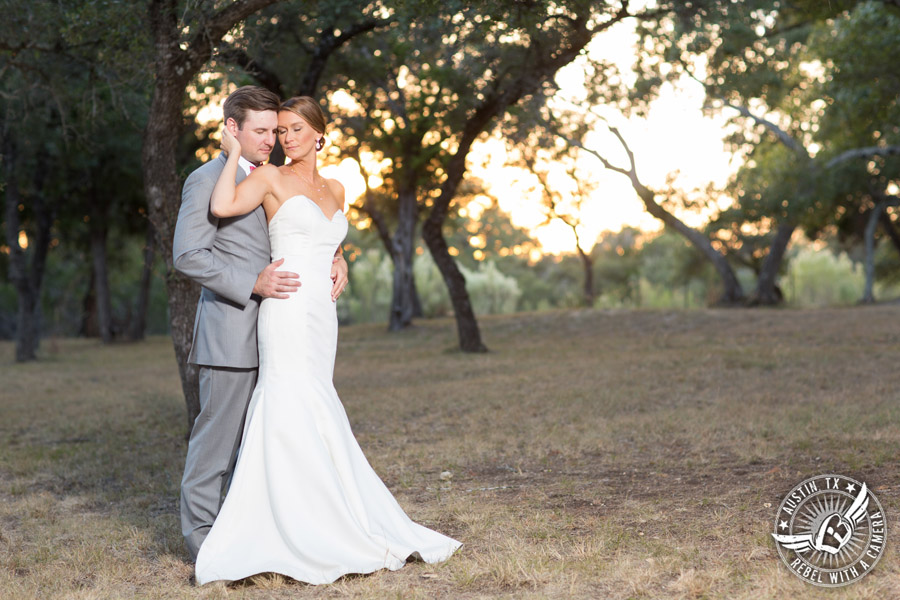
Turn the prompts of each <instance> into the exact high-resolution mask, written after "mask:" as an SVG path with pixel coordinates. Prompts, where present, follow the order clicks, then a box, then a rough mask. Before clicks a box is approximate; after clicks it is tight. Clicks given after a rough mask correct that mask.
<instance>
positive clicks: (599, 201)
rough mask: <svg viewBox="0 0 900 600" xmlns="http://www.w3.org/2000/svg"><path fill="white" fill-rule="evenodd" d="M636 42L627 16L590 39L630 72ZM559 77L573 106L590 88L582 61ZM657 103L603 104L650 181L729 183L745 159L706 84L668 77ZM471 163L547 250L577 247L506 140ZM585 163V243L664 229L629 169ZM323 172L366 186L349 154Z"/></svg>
mask: <svg viewBox="0 0 900 600" xmlns="http://www.w3.org/2000/svg"><path fill="white" fill-rule="evenodd" d="M635 43H636V38H635V36H634V33H633V30H632V27H631V26H630V25H629V24H627V23H624V24H621V25H619V26H617V27H616V28H614V29H613V30H611V31H610V32H609V33H607V34H604V35H603V36H602V37H600V38H597V39H596V40H595V41H594V42H593V43H592V44H591V45H590V46H589V52H590V53H591V55H592V56H606V57H609V58H612V59H613V60H614V61H615V62H616V64H617V65H618V67H619V69H620V70H621V71H622V72H623V73H625V74H628V73H630V66H631V64H632V63H633V60H634V52H635V50H634V46H635ZM626 81H627V78H626ZM557 82H558V83H559V84H560V86H561V88H562V91H561V92H560V100H561V102H563V103H565V104H567V105H569V106H571V102H572V99H574V100H575V102H577V98H578V97H579V95H580V91H581V90H582V89H583V84H584V70H583V66H582V65H581V64H580V63H579V62H576V63H573V64H571V65H569V66H568V67H566V68H565V69H564V70H562V71H561V72H560V73H559V75H558V77H557ZM651 106H652V107H651V110H650V113H649V116H648V118H646V119H643V118H638V117H632V118H630V119H625V118H624V117H623V116H622V115H621V114H619V113H617V112H615V111H604V116H606V117H607V118H608V119H609V120H610V122H611V123H612V124H613V125H615V126H616V127H618V128H619V130H620V131H621V132H622V134H623V136H624V137H625V139H626V141H627V142H628V144H629V145H630V147H631V149H632V151H633V152H634V154H635V159H636V161H637V167H638V175H639V176H640V177H641V180H642V181H643V183H645V184H646V185H648V186H649V187H651V188H662V187H663V186H664V184H665V182H666V177H667V176H668V175H669V174H670V173H673V172H676V171H677V172H678V177H677V179H676V186H677V187H679V188H680V189H684V190H690V189H693V188H703V187H705V186H706V185H708V184H709V183H710V182H712V183H713V184H714V185H715V186H717V187H721V186H723V185H724V183H725V181H726V180H727V178H728V176H729V175H730V174H731V173H732V172H733V171H734V170H735V169H736V168H737V166H739V163H738V162H736V161H733V160H732V156H731V155H730V154H729V153H727V152H726V151H725V149H724V146H723V142H722V138H723V137H724V135H725V118H726V116H725V115H721V114H719V115H712V116H708V115H707V116H705V115H704V114H703V111H702V110H701V109H702V106H703V89H702V87H701V86H700V84H699V83H697V82H695V81H692V80H685V81H683V82H681V83H680V84H679V85H678V87H677V88H676V87H673V86H671V85H668V84H667V85H666V86H665V87H664V88H663V90H662V93H661V95H660V98H658V99H657V100H656V101H655V102H654V103H653V104H652V105H651ZM601 110H602V109H601ZM588 142H589V145H590V146H591V147H592V148H594V149H596V150H597V151H599V152H600V153H602V154H604V155H605V156H607V158H609V159H610V160H612V161H613V162H614V164H619V165H623V166H624V165H625V164H626V163H625V155H624V153H623V152H622V150H621V147H620V146H619V143H618V141H617V140H616V139H615V138H614V137H613V136H612V135H611V134H610V133H609V132H608V131H606V130H605V129H600V130H597V131H595V132H594V134H593V135H592V136H591V137H589V138H588ZM469 163H470V168H469V173H470V174H471V175H472V176H475V177H478V178H480V179H481V180H483V181H484V182H485V183H486V184H487V185H488V192H489V193H490V194H491V195H493V196H495V197H497V199H498V200H499V203H500V207H501V208H502V209H503V210H505V211H507V212H508V213H510V215H511V217H512V220H513V222H514V223H515V224H516V225H518V226H520V227H524V228H526V229H528V230H530V231H531V232H532V234H533V235H534V236H535V237H536V238H537V239H538V241H539V242H540V243H541V245H542V247H543V248H544V251H545V252H549V253H559V252H571V251H573V250H574V249H575V238H574V235H573V234H572V232H571V230H570V229H569V228H568V227H567V226H565V225H563V224H562V223H560V222H553V223H550V224H549V225H543V223H544V222H545V220H546V219H545V216H544V213H543V211H542V209H541V201H540V197H539V195H537V194H536V193H534V192H533V191H530V190H531V189H533V187H534V182H535V180H534V179H533V176H530V175H529V174H528V173H526V172H524V171H522V170H521V169H518V168H514V167H509V166H505V165H506V163H507V156H506V148H505V144H504V143H503V141H502V140H500V139H499V138H492V139H491V140H489V141H488V142H486V143H481V144H478V145H476V146H475V147H473V150H472V152H471V154H470V161H469ZM579 166H580V167H581V168H582V169H583V171H584V172H585V173H586V174H587V176H589V177H591V178H592V179H594V180H596V181H597V183H598V184H599V185H598V186H597V192H596V193H595V194H594V195H593V197H592V199H591V200H590V201H589V202H588V203H587V205H586V206H585V207H584V211H583V213H582V222H583V223H584V225H583V227H582V230H581V231H580V235H581V237H582V239H583V240H584V241H583V243H585V242H586V243H587V244H592V243H593V241H594V240H595V239H596V238H597V236H598V235H599V234H600V233H601V232H602V231H604V230H612V231H616V230H619V229H621V228H622V226H624V225H632V226H636V227H640V228H642V229H645V230H656V229H659V228H660V224H659V222H658V221H657V220H656V219H654V218H652V217H650V216H649V215H648V214H647V213H646V211H645V210H644V207H643V205H642V204H641V202H640V200H639V199H638V198H637V196H636V195H635V193H634V190H633V189H632V188H631V184H630V182H629V181H628V180H627V179H626V178H625V177H624V176H622V175H620V174H618V173H613V172H610V171H606V170H605V169H604V168H603V165H602V164H601V163H600V161H598V160H597V159H596V158H594V157H592V156H590V155H588V154H586V153H582V158H581V163H580V165H579ZM322 171H323V173H330V176H334V177H339V178H340V179H341V181H343V182H344V184H345V186H347V190H348V199H349V198H352V197H355V196H356V195H358V194H361V193H362V191H363V182H362V180H361V178H360V177H359V175H358V172H357V169H356V166H355V163H354V162H353V161H352V160H349V159H347V160H346V161H344V163H343V164H341V165H340V167H337V166H334V167H330V168H329V167H326V168H324V169H323V170H322ZM683 218H685V219H686V220H687V221H688V222H689V223H692V224H696V223H697V222H698V221H700V220H702V217H699V216H696V215H683Z"/></svg>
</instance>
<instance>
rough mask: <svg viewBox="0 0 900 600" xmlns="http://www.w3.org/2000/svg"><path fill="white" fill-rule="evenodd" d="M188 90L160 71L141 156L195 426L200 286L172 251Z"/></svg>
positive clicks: (174, 342) (177, 351) (180, 366)
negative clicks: (193, 359)
mask: <svg viewBox="0 0 900 600" xmlns="http://www.w3.org/2000/svg"><path fill="white" fill-rule="evenodd" d="M183 94H184V85H183V82H180V81H178V80H172V79H166V78H165V77H157V80H156V87H155V89H154V92H153V99H152V100H151V103H150V111H149V115H148V121H147V129H146V131H145V133H144V147H143V156H142V159H143V160H142V162H143V167H144V193H145V195H146V197H147V206H148V215H149V218H150V222H151V223H152V225H153V228H154V230H155V231H156V247H157V248H159V252H160V254H161V255H162V257H163V259H164V260H165V264H166V291H167V292H168V297H169V327H170V330H171V332H172V345H173V346H174V347H175V361H176V362H177V364H178V371H179V374H180V375H181V390H182V392H183V393H184V401H185V404H186V406H187V425H188V431H190V429H191V427H193V424H194V419H195V418H196V417H197V415H198V414H200V381H199V371H198V370H197V368H196V367H195V366H194V365H189V364H188V362H187V357H188V353H189V352H190V349H191V342H192V337H193V333H194V317H195V316H196V311H197V298H198V297H199V294H200V288H199V286H197V285H196V284H195V283H194V282H192V281H191V280H190V279H188V278H187V277H185V276H184V275H182V274H180V273H178V272H177V271H176V270H175V268H174V266H173V257H172V238H173V236H174V234H175V223H176V221H177V219H178V208H179V205H180V201H181V180H180V179H179V177H178V173H177V171H176V170H175V155H176V147H177V144H178V136H179V132H180V131H181V102H182V96H183Z"/></svg>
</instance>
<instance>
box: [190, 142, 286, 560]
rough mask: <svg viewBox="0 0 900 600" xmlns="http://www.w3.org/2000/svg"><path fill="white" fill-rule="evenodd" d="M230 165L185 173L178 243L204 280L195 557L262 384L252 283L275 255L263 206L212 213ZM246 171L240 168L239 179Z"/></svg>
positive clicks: (198, 331) (194, 457)
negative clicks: (223, 214)
mask: <svg viewBox="0 0 900 600" xmlns="http://www.w3.org/2000/svg"><path fill="white" fill-rule="evenodd" d="M224 167H225V156H224V155H219V157H218V158H216V159H214V160H211V161H209V162H208V163H206V164H204V165H203V166H201V167H200V168H199V169H197V170H196V171H194V172H193V173H191V174H190V176H189V177H188V178H187V181H185V183H184V189H183V191H182V196H181V209H180V210H179V212H178V222H177V224H176V226H175V239H174V241H173V254H174V261H175V268H176V269H177V270H178V271H180V272H181V273H184V274H185V275H187V276H188V277H190V278H191V279H193V280H194V281H196V282H197V283H199V284H200V285H202V286H203V288H202V291H201V293H200V301H199V303H198V304H197V318H196V321H195V322H194V338H193V340H194V341H193V345H192V347H191V352H190V356H189V357H188V362H190V363H191V364H196V365H198V366H199V367H200V415H199V416H198V417H197V420H196V421H194V427H193V429H192V430H191V438H190V442H189V444H188V451H187V459H186V461H185V468H184V478H183V480H182V482H181V528H182V532H183V533H184V538H185V542H186V544H187V547H188V550H189V551H190V553H191V555H192V557H194V558H196V556H197V552H198V551H199V549H200V544H201V543H202V542H203V540H204V539H205V538H206V535H207V533H208V532H209V529H210V527H212V524H213V521H214V520H215V518H216V515H217V514H218V512H219V508H220V507H221V502H222V493H223V491H224V488H225V486H226V485H227V483H228V480H229V479H230V476H231V472H232V470H233V469H234V463H235V460H236V458H237V450H238V447H239V445H240V440H241V434H242V430H243V424H244V417H245V415H246V412H247V404H248V402H249V400H250V395H251V394H252V392H253V388H254V386H255V385H256V375H257V367H258V365H259V357H258V354H257V346H256V316H257V313H258V312H259V302H260V298H259V297H258V296H256V295H255V294H253V287H254V285H255V284H256V279H257V276H258V275H259V273H260V271H262V270H263V269H264V268H265V267H266V266H268V264H269V261H270V257H269V254H270V248H269V235H268V228H267V226H266V216H265V212H264V211H263V208H262V206H260V207H258V208H257V209H256V210H254V211H253V212H251V213H249V214H246V215H242V216H239V217H233V218H228V219H217V218H216V217H214V216H212V213H210V211H209V199H210V196H211V195H212V190H213V187H214V186H215V184H216V180H217V179H218V178H219V174H220V173H221V172H222V169H224ZM245 176H246V175H245V174H244V171H243V170H242V169H238V173H237V178H236V182H237V183H240V182H241V181H242V180H243V179H244V177H245Z"/></svg>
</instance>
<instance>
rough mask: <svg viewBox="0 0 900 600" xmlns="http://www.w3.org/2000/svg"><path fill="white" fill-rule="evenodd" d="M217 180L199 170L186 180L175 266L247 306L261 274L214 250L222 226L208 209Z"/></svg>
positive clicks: (175, 241)
mask: <svg viewBox="0 0 900 600" xmlns="http://www.w3.org/2000/svg"><path fill="white" fill-rule="evenodd" d="M215 183H216V180H215V179H214V178H211V177H208V176H206V174H205V173H202V172H199V171H194V172H193V173H191V174H190V176H189V177H188V178H187V181H185V182H184V189H183V190H182V193H181V208H180V209H179V211H178V221H177V223H176V224H175V237H174V239H173V241H172V254H173V259H174V264H175V268H176V269H177V270H178V271H179V272H181V273H184V274H185V275H187V276H188V277H190V278H191V279H193V280H194V281H196V282H197V283H199V284H200V285H202V286H204V287H205V288H207V289H210V290H212V291H213V292H215V293H216V294H218V295H220V296H222V297H224V298H227V299H228V300H231V301H232V302H235V303H236V304H239V305H240V306H246V305H247V303H248V302H249V301H250V296H251V294H253V293H254V287H255V286H256V284H257V279H258V277H259V276H260V274H259V273H253V272H250V271H246V270H243V269H238V268H236V267H235V266H234V265H233V264H230V263H227V262H225V261H223V260H222V259H220V258H218V257H217V256H215V255H214V254H213V252H212V247H213V243H214V242H215V239H216V231H217V230H218V228H219V220H218V219H217V218H216V217H214V216H213V215H212V213H210V211H209V198H210V195H211V194H212V190H213V186H214V185H215Z"/></svg>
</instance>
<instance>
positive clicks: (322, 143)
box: [316, 137, 325, 152]
mask: <svg viewBox="0 0 900 600" xmlns="http://www.w3.org/2000/svg"><path fill="white" fill-rule="evenodd" d="M324 147H325V138H324V137H320V138H319V139H317V140H316V152H318V151H319V150H321V149H322V148H324Z"/></svg>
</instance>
